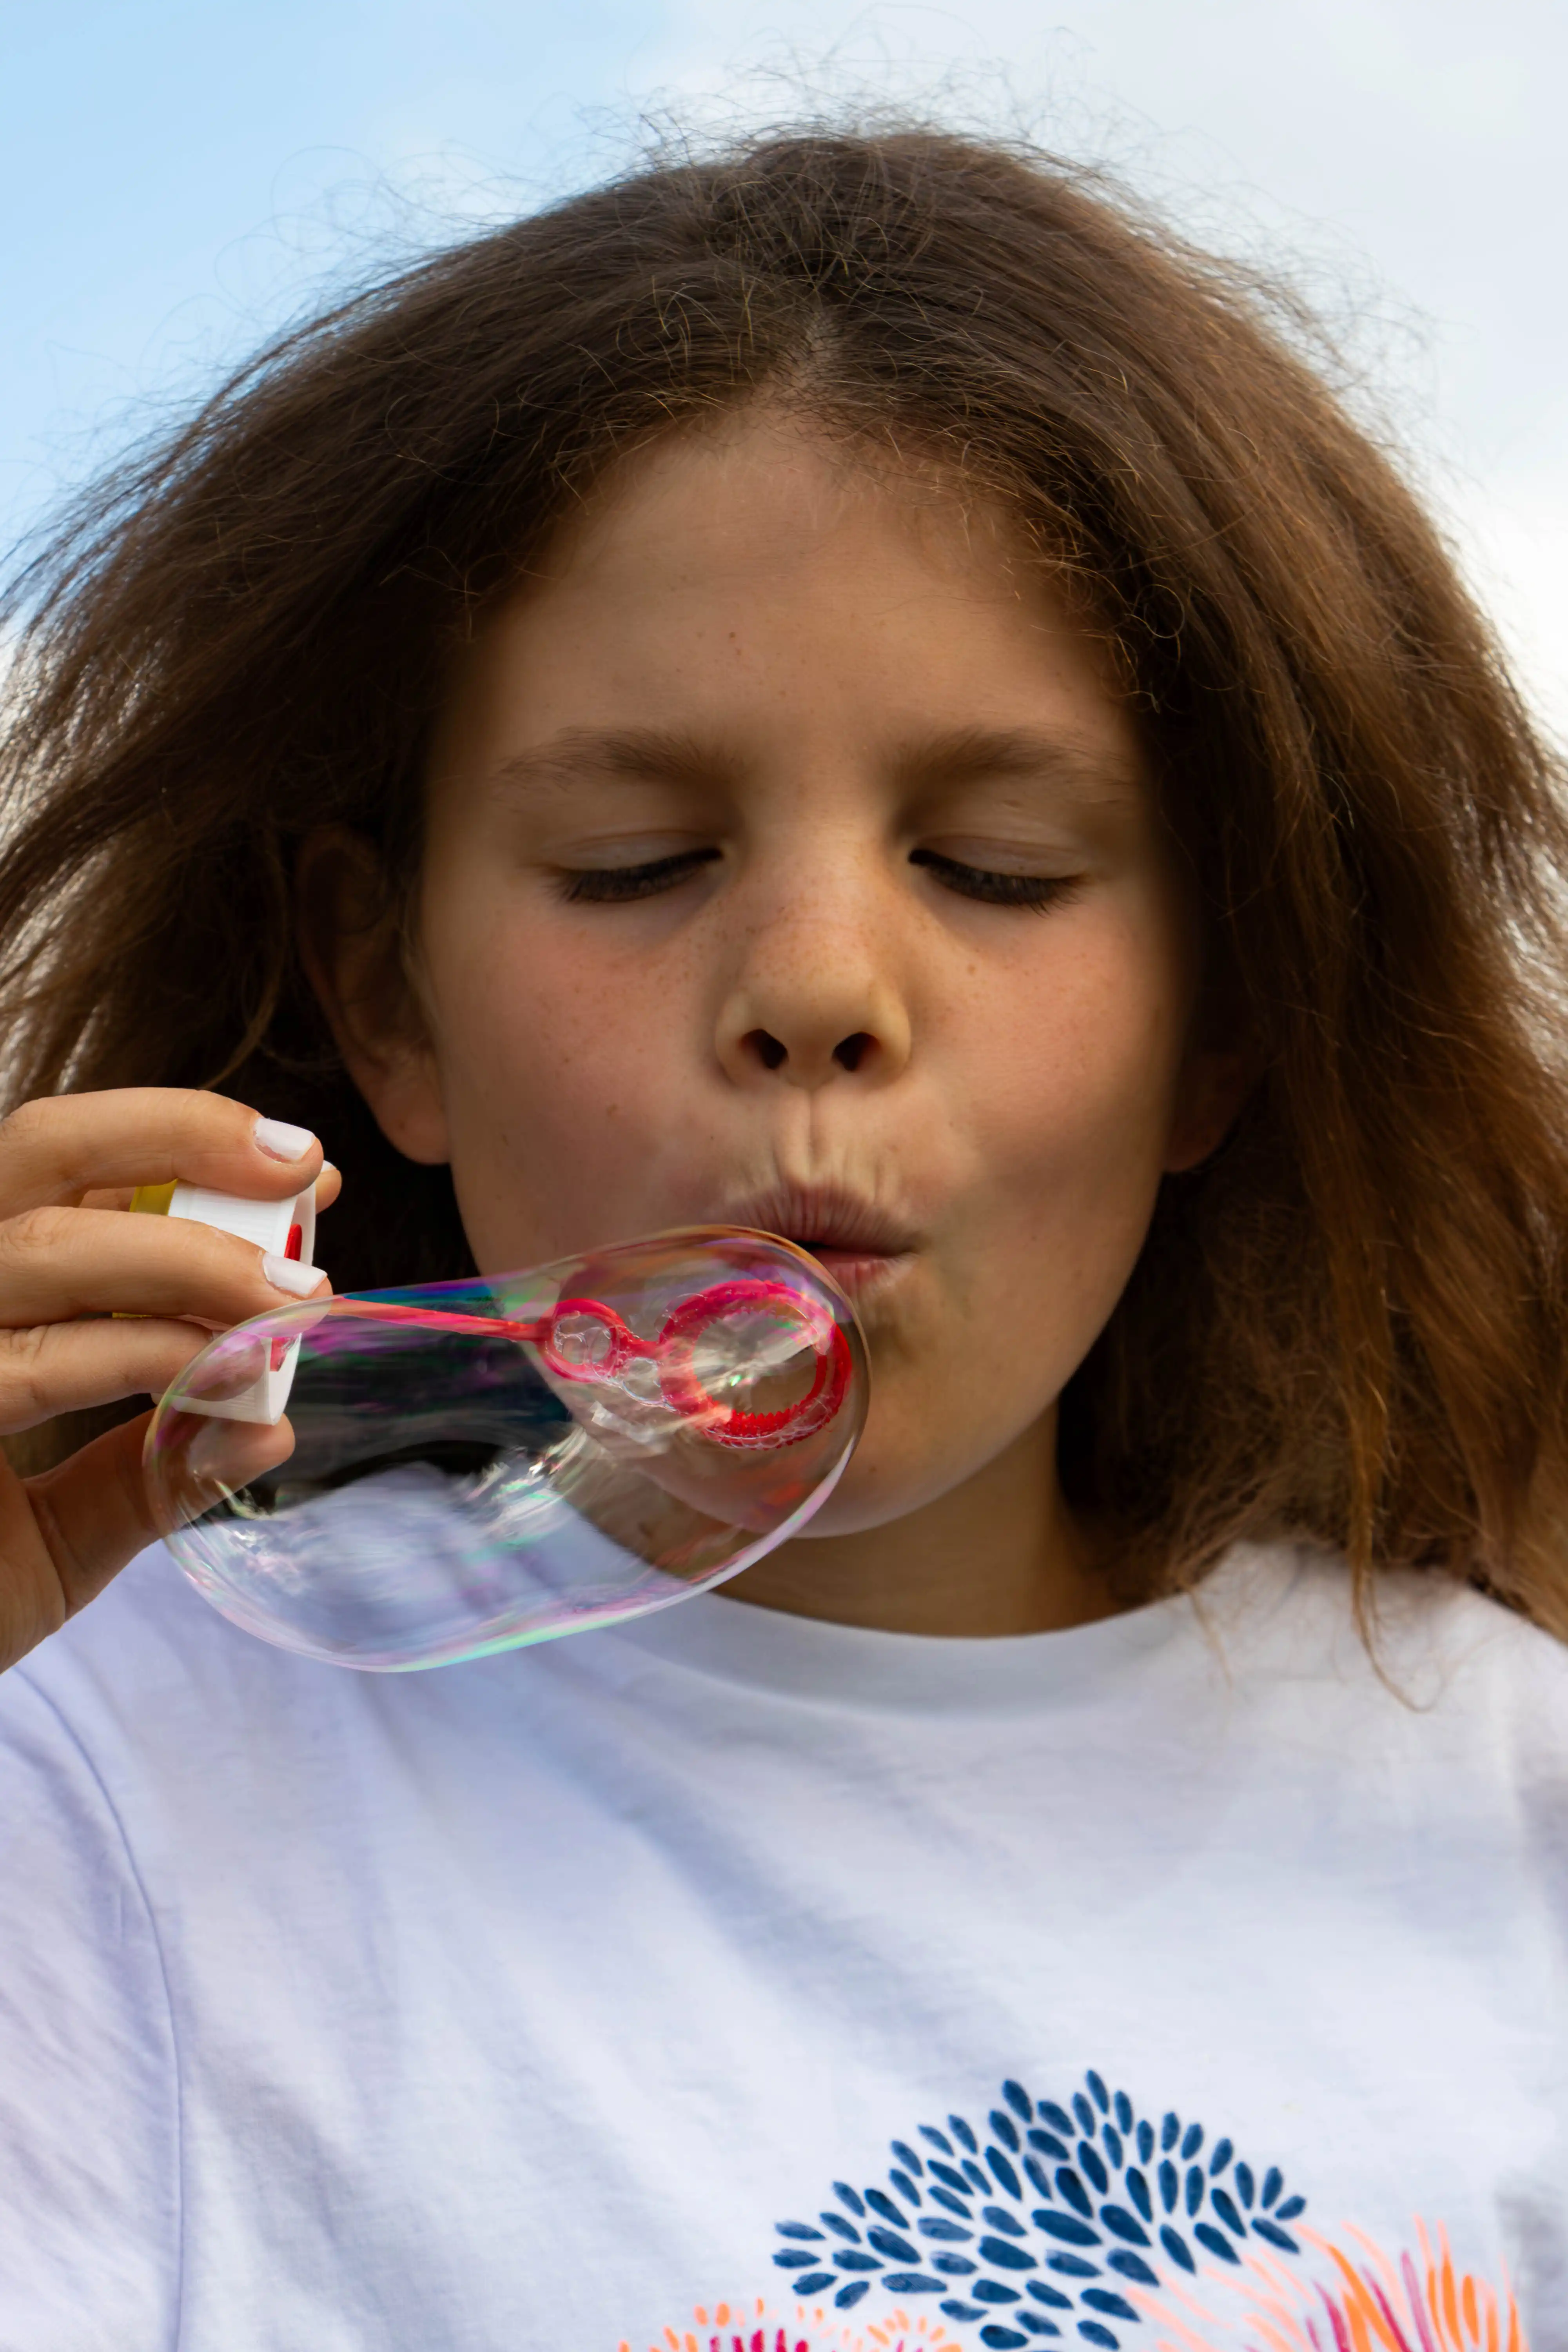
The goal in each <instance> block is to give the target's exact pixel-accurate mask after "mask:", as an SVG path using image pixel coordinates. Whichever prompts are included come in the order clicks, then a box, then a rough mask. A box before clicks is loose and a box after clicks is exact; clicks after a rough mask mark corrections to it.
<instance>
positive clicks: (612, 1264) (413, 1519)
mask: <svg viewBox="0 0 1568 2352" xmlns="http://www.w3.org/2000/svg"><path fill="white" fill-rule="evenodd" d="M866 1399H867V1373H866V1358H865V1349H864V1346H863V1343H862V1340H861V1337H860V1333H859V1330H858V1326H857V1324H856V1321H855V1317H854V1312H853V1309H852V1308H851V1307H850V1306H849V1303H848V1301H847V1299H846V1297H844V1295H843V1293H842V1292H841V1291H840V1290H839V1289H838V1287H837V1285H836V1284H835V1283H833V1282H832V1281H831V1280H830V1279H829V1278H828V1277H827V1276H826V1275H825V1274H824V1273H823V1271H822V1269H821V1267H820V1266H819V1265H817V1264H816V1261H815V1259H813V1258H811V1257H809V1256H808V1255H806V1254H805V1252H804V1251H802V1250H798V1249H795V1247H794V1246H793V1245H792V1244H790V1243H788V1242H782V1241H776V1240H773V1238H771V1237H770V1236H769V1235H766V1234H752V1233H745V1232H742V1231H739V1230H737V1229H733V1228H729V1227H702V1228H700V1229H694V1230H692V1231H690V1232H685V1233H678V1234H661V1235H659V1236H658V1237H657V1238H656V1239H654V1240H652V1241H645V1242H632V1243H628V1244H625V1245H624V1246H622V1247H617V1248H614V1249H604V1250H597V1251H595V1252H594V1253H593V1254H592V1255H590V1256H586V1257H578V1258H563V1259H560V1260H558V1261H557V1262H556V1263H555V1264H553V1265H546V1266H536V1267H531V1268H530V1269H529V1270H528V1271H527V1272H526V1273H523V1274H515V1275H489V1276H484V1277H483V1278H477V1279H475V1280H473V1281H468V1282H456V1283H437V1284H434V1285H432V1286H428V1287H426V1288H423V1289H416V1290H384V1291H377V1292H373V1293H369V1294H366V1295H364V1296H363V1297H345V1298H331V1299H327V1300H324V1301H307V1302H305V1303H304V1304H302V1305H300V1306H297V1307H280V1308H279V1309H278V1310H277V1311H276V1312H275V1313H273V1314H270V1315H264V1316H259V1317H258V1318H256V1320H255V1321H253V1322H250V1323H245V1324H241V1325H240V1326H239V1327H238V1328H237V1329H236V1330H233V1331H228V1332H226V1333H225V1334H224V1335H223V1336H222V1337H221V1338H220V1339H216V1340H214V1342H213V1344H212V1345H211V1346H210V1347H209V1348H206V1349H204V1350H203V1352H202V1353H201V1355H199V1356H198V1357H197V1358H196V1360H195V1362H194V1363H193V1364H191V1365H190V1366H189V1368H188V1369H187V1370H185V1371H184V1373H183V1374H182V1376H181V1378H180V1379H179V1380H178V1381H175V1383H174V1387H173V1388H171V1389H170V1391H168V1393H167V1395H166V1396H165V1397H164V1398H163V1402H161V1404H160V1405H159V1407H158V1410H157V1412H156V1413H155V1414H154V1416H153V1423H152V1426H151V1428H150V1429H149V1431H148V1434H147V1447H146V1461H147V1466H148V1475H149V1480H150V1484H151V1486H152V1489H153V1499H154V1507H155V1508H156V1510H157V1514H158V1518H159V1524H160V1527H161V1528H162V1529H163V1533H164V1536H165V1539H166V1541H167V1543H168V1547H169V1549H170V1551H171V1552H172V1553H173V1554H174V1559H176V1560H177V1561H178V1562H179V1564H180V1566H181V1568H183V1569H184V1572H185V1574H186V1575H187V1576H188V1577H189V1578H190V1580H191V1581H192V1583H193V1584H195V1587H196V1589H197V1591H199V1592H201V1593H202V1594H203V1595H204V1597H205V1599H206V1600H208V1601H211V1602H212V1604H213V1606H214V1608H216V1609H218V1610H221V1611H222V1612H223V1614H224V1615H225V1616H226V1617H228V1618H230V1619H232V1621H233V1622H234V1623H235V1624H237V1625H241V1626H243V1627H244V1628H245V1629H246V1631H247V1633H257V1634H259V1635H260V1636H261V1638H262V1639H263V1640H264V1641H268V1642H274V1643H278V1644H279V1646H281V1647H282V1648H284V1649H288V1650H295V1651H299V1652H300V1653H301V1654H303V1655H305V1656H307V1657H312V1658H322V1659H327V1660H330V1661H331V1662H332V1663H334V1664H339V1665H345V1666H361V1667H369V1668H373V1669H380V1670H382V1671H389V1670H391V1671H395V1670H400V1669H405V1668H409V1667H415V1666H434V1665H443V1664H450V1663H451V1662H453V1661H454V1660H457V1659H459V1658H473V1657H480V1656H483V1655H484V1654H486V1653H488V1652H489V1651H492V1650H504V1649H510V1648H513V1647H515V1646H516V1645H517V1644H519V1643H526V1642H540V1641H548V1640H550V1639H551V1638H552V1637H553V1636H555V1635H558V1634H562V1633H575V1632H577V1631H579V1630H582V1629H585V1628H587V1627H590V1626H593V1625H602V1624H608V1623H613V1622H616V1620H618V1619H621V1618H625V1617H633V1616H638V1615H640V1614H642V1613H643V1612H645V1611H647V1610H649V1609H658V1608H661V1607H663V1606H665V1605H667V1604H668V1602H670V1601H679V1600H682V1599H684V1598H686V1597H687V1596H688V1595H689V1594H690V1593H693V1592H700V1591H704V1590H706V1589H707V1588H708V1587H709V1586H710V1585H713V1584H717V1583H719V1582H720V1581H721V1580H722V1579H723V1578H725V1577H728V1576H733V1575H735V1574H736V1573H737V1572H738V1571H739V1570H741V1569H743V1568H747V1567H749V1566H750V1565H751V1564H752V1562H753V1561H754V1560H756V1559H761V1558H762V1556H763V1553H765V1552H768V1551H771V1550H772V1549H773V1548H774V1546H775V1545H777V1544H780V1543H783V1542H784V1541H785V1540H786V1539H787V1538H789V1537H790V1536H792V1535H794V1534H795V1532H796V1531H797V1529H798V1528H801V1527H802V1526H804V1525H805V1521H806V1520H807V1519H809V1518H810V1517H811V1515H812V1513H813V1512H814V1511H815V1510H816V1508H817V1507H818V1506H819V1505H820V1504H821V1503H822V1502H824V1501H825V1500H826V1497H827V1496H828V1495H829V1494H830V1493H831V1492H832V1490H833V1487H834V1486H835V1485H836V1484H837V1480H838V1477H839V1475H840V1474H841V1472H842V1471H843V1468H844V1465H845V1464H846V1462H847V1460H848V1458H849V1454H850V1453H851V1451H852V1449H853V1447H854V1444H855V1441H856V1439H857V1437H858V1435H859V1433H860V1429H861V1426H862V1424H863V1423H864V1420H865V1414H866ZM263 1413H266V1414H268V1415H269V1416H271V1417H269V1418H267V1419H262V1418H260V1415H261V1414H263ZM242 1415H243V1416H244V1417H239V1416H242Z"/></svg>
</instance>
